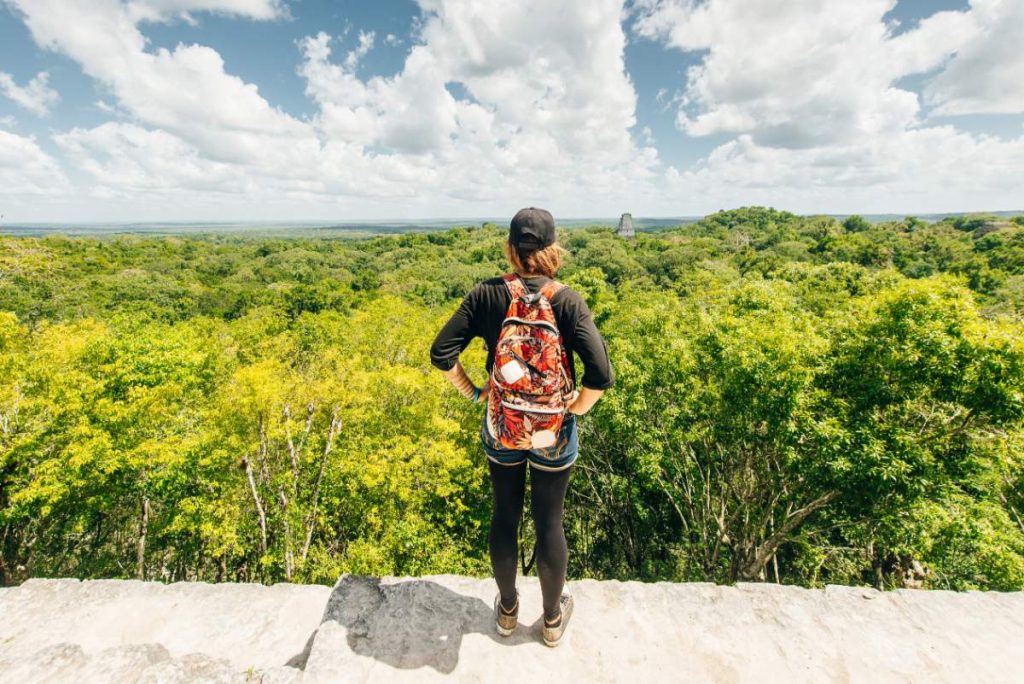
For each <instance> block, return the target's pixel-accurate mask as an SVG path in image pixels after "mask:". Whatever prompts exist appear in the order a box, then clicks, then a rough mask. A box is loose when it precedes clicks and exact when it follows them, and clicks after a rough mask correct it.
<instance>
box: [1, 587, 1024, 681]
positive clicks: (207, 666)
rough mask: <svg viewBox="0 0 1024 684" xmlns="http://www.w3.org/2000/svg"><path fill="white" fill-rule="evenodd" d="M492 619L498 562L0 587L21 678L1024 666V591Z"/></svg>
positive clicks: (585, 609) (4, 661) (827, 597)
mask: <svg viewBox="0 0 1024 684" xmlns="http://www.w3.org/2000/svg"><path fill="white" fill-rule="evenodd" d="M519 588H520V593H521V606H522V607H521V609H520V616H519V618H520V624H519V627H518V629H517V630H516V632H515V633H514V634H513V635H512V636H510V637H507V638H505V637H500V636H498V635H497V633H496V632H495V631H494V625H493V617H492V605H493V603H492V602H493V600H494V594H495V592H496V588H495V585H494V581H493V580H492V579H490V578H487V579H476V578H470V577H459V576H454V575H433V576H427V577H418V578H416V577H383V578H374V577H358V576H353V575H344V576H342V577H341V579H340V580H339V581H338V583H337V584H336V585H335V587H334V588H333V589H331V588H329V587H317V586H312V587H301V586H297V585H275V586H273V587H262V586H259V585H232V584H225V585H208V584H188V583H182V584H172V585H161V584H156V583H141V582H120V581H97V582H77V581H73V580H33V581H30V582H26V583H25V584H24V585H22V586H21V587H16V588H9V589H3V590H0V672H2V673H3V677H2V679H3V681H12V682H37V681H42V682H153V683H161V684H163V683H167V684H171V683H176V682H196V681H204V682H231V683H235V682H237V683H239V684H241V683H242V682H251V683H252V684H256V683H257V682H262V683H263V684H299V682H305V683H314V684H316V683H320V682H331V683H333V682H368V681H373V682H376V681H382V682H402V681H410V682H411V681H416V682H420V681H442V680H447V681H457V682H479V681H497V680H500V679H502V678H508V677H510V676H512V677H514V678H515V679H516V680H522V679H526V680H528V679H531V678H534V677H536V678H538V679H540V678H543V680H545V681H559V680H563V681H570V680H577V679H579V680H582V681H592V682H613V681H623V680H626V681H635V682H659V681H687V682H746V681H757V682H764V681H769V682H772V681H785V682H787V683H788V682H821V681H853V682H911V681H914V682H916V681H929V682H962V681H984V682H1019V681H1024V652H1022V651H1021V644H1024V594H1021V593H998V592H967V593H955V592H946V591H914V590H898V591H893V592H879V591H876V590H874V589H870V588H864V587H837V586H829V587H827V588H826V589H825V590H808V589H801V588H797V587H789V586H779V585H773V584H739V585H737V586H735V587H724V586H716V585H714V584H673V583H669V582H655V583H641V582H619V581H606V582H598V581H595V580H578V581H570V582H569V583H568V589H569V590H570V591H571V592H572V593H573V594H574V595H575V597H576V609H575V611H574V613H573V617H572V620H571V621H570V623H569V627H568V630H567V631H566V636H565V637H564V643H563V644H561V645H560V646H559V647H558V648H557V649H549V648H547V647H545V646H544V645H543V643H542V642H541V640H540V629H541V622H542V619H541V594H540V585H539V583H538V581H537V579H536V578H535V577H527V578H520V584H519Z"/></svg>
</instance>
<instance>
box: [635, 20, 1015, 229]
mask: <svg viewBox="0 0 1024 684" xmlns="http://www.w3.org/2000/svg"><path fill="white" fill-rule="evenodd" d="M1006 4H1010V3H1001V2H1000V0H975V3H974V5H973V6H972V7H971V8H970V10H968V11H958V12H938V13H935V14H933V15H931V16H929V17H926V18H925V19H923V20H922V21H921V22H919V24H918V25H917V26H915V27H913V28H912V29H910V30H908V31H905V32H903V33H899V34H894V33H893V27H891V26H889V25H887V24H886V23H885V22H884V21H883V17H884V16H885V15H886V14H887V13H888V12H889V11H890V10H891V9H892V8H893V7H894V5H895V0H861V1H858V2H846V1H845V0H821V1H817V0H816V1H815V2H791V1H789V0H761V1H759V2H757V3H750V2H744V1H743V0H706V1H704V2H696V1H695V0H693V1H691V0H653V1H650V2H642V3H640V4H639V5H638V6H637V8H636V21H635V23H634V31H635V32H636V33H637V34H638V35H639V36H641V37H646V38H650V39H653V40H658V41H662V42H664V43H665V44H666V45H667V46H668V47H670V48H675V49H679V50H683V51H703V58H702V59H701V60H700V62H699V63H697V64H696V65H695V66H693V67H691V68H690V69H689V70H688V72H687V74H686V81H685V83H684V84H683V93H682V96H681V98H680V100H679V105H678V118H677V125H678V127H679V128H680V129H681V130H682V131H683V132H685V133H686V134H688V135H691V136H704V135H711V134H720V135H721V134H727V135H731V136H732V140H730V141H729V142H727V143H725V144H723V145H721V146H719V147H718V148H716V149H715V150H714V151H713V152H712V153H711V154H710V155H709V156H708V157H707V158H706V159H704V160H702V162H701V163H700V164H699V165H697V166H696V167H694V168H692V169H675V168H670V169H669V171H668V174H667V180H668V182H669V184H670V186H672V187H675V188H676V189H677V190H678V191H683V189H684V188H688V189H689V190H690V191H691V192H693V193H695V194H697V195H698V196H700V197H702V198H711V197H718V198H721V199H722V200H725V201H726V205H728V204H729V203H730V202H728V199H729V198H730V197H731V198H732V202H731V203H735V202H736V199H737V197H738V196H739V195H741V194H742V197H743V198H744V200H745V202H744V203H748V202H749V201H763V200H765V199H767V200H768V202H769V203H771V204H777V205H778V204H781V205H782V206H786V201H788V202H790V204H789V205H788V206H795V207H806V208H811V207H815V208H816V210H831V211H837V210H838V211H841V210H842V209H843V208H846V207H850V206H851V204H855V205H856V206H860V207H864V206H867V207H869V208H870V209H869V210H871V211H882V210H883V209H882V208H881V207H882V206H883V205H884V206H887V207H889V208H890V210H892V209H893V208H895V209H894V210H897V211H898V210H901V209H900V204H901V203H902V207H903V208H906V209H909V205H913V206H915V207H919V208H920V207H925V208H926V207H927V206H928V204H929V203H930V204H931V206H932V207H939V206H942V207H947V208H954V207H957V206H959V207H965V206H966V207H979V206H985V203H987V202H991V204H988V205H987V206H990V207H991V206H1005V204H1006V200H1007V198H1009V197H1011V196H1013V195H1014V194H1015V191H1017V190H1020V189H1022V181H1021V180H1019V179H1020V178H1022V176H1024V155H1022V154H1021V153H1022V152H1024V138H1021V139H1017V140H1001V139H999V138H995V137H985V136H978V135H972V134H968V133H964V132H961V131H958V130H957V129H955V128H954V127H952V126H934V125H929V119H928V117H927V116H924V115H923V114H922V107H921V103H920V100H919V97H918V95H917V93H916V92H914V91H912V90H909V89H905V88H902V87H900V86H899V85H898V82H899V81H900V79H901V78H903V77H905V76H908V75H912V74H926V73H929V72H933V71H934V72H936V73H938V76H936V77H935V80H934V81H933V85H932V86H931V91H930V92H931V93H932V95H931V97H932V98H933V99H936V100H938V101H940V102H943V103H945V105H944V106H946V107H947V108H949V107H955V106H956V105H955V104H953V103H955V102H960V103H962V102H964V100H956V99H955V97H954V96H953V95H952V92H953V91H952V89H951V88H947V89H945V90H944V89H943V88H944V87H945V86H944V84H947V83H951V82H952V81H951V80H950V79H952V78H953V77H952V76H950V75H949V74H954V75H955V73H956V71H955V70H956V68H957V67H956V64H957V60H960V59H962V58H963V56H964V55H966V56H968V57H970V56H971V55H975V54H977V53H979V52H983V53H984V54H986V55H988V52H987V51H986V49H984V48H983V46H985V45H986V44H987V41H989V40H990V37H991V31H990V30H988V29H987V28H986V27H989V28H991V26H990V24H992V23H993V21H994V20H993V19H991V17H990V18H988V19H984V20H982V19H981V18H980V14H979V13H980V12H981V10H982V9H984V8H985V7H986V6H990V7H988V9H990V10H993V11H994V10H995V9H998V10H999V12H1001V14H999V16H1000V17H1002V18H1003V19H1006V18H1008V14H1009V13H1008V11H1006V7H1005V5H1006ZM1016 4H1017V6H1018V7H1019V6H1020V3H1016ZM996 6H998V7H996ZM990 14H992V12H990ZM1018 23H1019V22H1018ZM980 46H982V47H980ZM954 55H956V56H955V57H954ZM989 56H990V55H989ZM951 60H952V61H951ZM975 64H976V62H975ZM981 71H984V73H981ZM972 77H976V78H977V83H982V84H984V83H990V82H992V83H1001V84H1002V88H1003V90H1002V91H1000V92H1006V91H1009V92H1010V93H1013V92H1015V90H1014V89H1015V88H1018V87H1019V79H1016V78H1008V77H1007V74H1006V73H1005V72H1003V71H1001V70H1000V69H988V70H979V72H978V73H977V74H974V73H973V72H972ZM1011 82H1012V85H1011ZM986 87H987V86H986ZM997 90H998V89H997ZM940 93H943V94H942V95H940ZM943 98H946V99H943ZM975 111H980V109H977V108H976V109H975ZM737 189H742V193H741V192H738V191H737ZM830 207H831V209H830Z"/></svg>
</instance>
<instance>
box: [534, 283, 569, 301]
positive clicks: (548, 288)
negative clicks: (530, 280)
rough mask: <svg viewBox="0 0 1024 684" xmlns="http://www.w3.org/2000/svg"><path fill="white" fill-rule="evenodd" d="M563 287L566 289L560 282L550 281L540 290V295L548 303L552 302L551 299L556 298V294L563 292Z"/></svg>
mask: <svg viewBox="0 0 1024 684" xmlns="http://www.w3.org/2000/svg"><path fill="white" fill-rule="evenodd" d="M563 287H565V285H564V284H562V283H560V282H558V281H557V280H549V281H548V282H546V283H544V287H542V288H541V289H540V293H541V294H542V295H544V297H545V298H546V299H547V300H548V301H551V298H552V297H554V296H555V294H556V293H558V291H559V290H561V289H562V288H563Z"/></svg>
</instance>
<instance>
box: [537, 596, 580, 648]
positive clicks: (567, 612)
mask: <svg viewBox="0 0 1024 684" xmlns="http://www.w3.org/2000/svg"><path fill="white" fill-rule="evenodd" d="M572 606H573V599H572V594H570V593H569V592H567V591H563V592H562V596H561V597H559V599H558V607H559V609H560V611H561V612H560V613H559V614H558V617H557V618H555V620H554V621H550V620H548V619H547V618H544V632H543V637H544V645H545V646H551V647H554V646H558V644H560V643H562V634H564V633H565V626H566V625H567V624H569V618H571V617H572Z"/></svg>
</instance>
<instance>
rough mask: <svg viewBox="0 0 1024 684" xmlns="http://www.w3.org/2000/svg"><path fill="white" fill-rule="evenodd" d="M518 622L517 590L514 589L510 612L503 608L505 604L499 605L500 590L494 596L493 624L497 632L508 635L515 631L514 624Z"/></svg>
mask: <svg viewBox="0 0 1024 684" xmlns="http://www.w3.org/2000/svg"><path fill="white" fill-rule="evenodd" d="M517 624H519V590H518V589H516V603H515V605H514V606H513V607H512V612H508V611H506V610H505V606H503V605H501V592H500V591H499V592H498V594H497V595H496V596H495V597H494V626H495V628H497V630H498V634H500V635H501V636H508V635H510V634H512V632H513V631H515V628H516V625H517Z"/></svg>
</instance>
